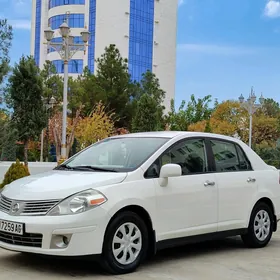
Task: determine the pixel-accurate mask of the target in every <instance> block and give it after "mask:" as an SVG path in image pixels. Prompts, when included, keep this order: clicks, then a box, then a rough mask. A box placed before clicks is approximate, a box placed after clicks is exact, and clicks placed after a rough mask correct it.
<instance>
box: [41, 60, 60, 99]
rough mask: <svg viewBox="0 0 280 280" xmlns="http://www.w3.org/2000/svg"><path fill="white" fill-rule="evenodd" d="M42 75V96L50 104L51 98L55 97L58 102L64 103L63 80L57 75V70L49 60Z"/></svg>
mask: <svg viewBox="0 0 280 280" xmlns="http://www.w3.org/2000/svg"><path fill="white" fill-rule="evenodd" d="M40 75H41V77H42V83H43V93H42V95H43V97H44V98H45V100H46V101H47V102H49V101H50V99H51V97H54V98H55V99H56V101H57V102H59V101H62V93H63V80H62V78H61V77H60V76H59V75H58V74H57V73H56V68H55V66H54V65H53V63H52V62H51V61H49V60H47V61H46V62H45V64H44V67H43V69H42V70H41V72H40Z"/></svg>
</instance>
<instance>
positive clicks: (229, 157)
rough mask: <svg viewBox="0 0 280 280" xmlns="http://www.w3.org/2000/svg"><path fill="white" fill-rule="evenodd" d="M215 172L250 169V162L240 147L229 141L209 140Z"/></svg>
mask: <svg viewBox="0 0 280 280" xmlns="http://www.w3.org/2000/svg"><path fill="white" fill-rule="evenodd" d="M210 143H211V146H212V150H213V155H214V160H215V164H216V171H217V172H230V171H241V170H243V171H244V170H251V169H250V163H249V162H248V160H247V159H246V157H245V154H244V152H243V151H242V150H241V148H240V147H239V146H238V145H236V144H234V143H231V142H226V141H221V140H211V141H210Z"/></svg>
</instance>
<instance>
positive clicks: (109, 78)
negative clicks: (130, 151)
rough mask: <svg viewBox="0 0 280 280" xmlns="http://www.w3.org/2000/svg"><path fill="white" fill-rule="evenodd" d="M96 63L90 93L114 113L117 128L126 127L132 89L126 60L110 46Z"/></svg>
mask: <svg viewBox="0 0 280 280" xmlns="http://www.w3.org/2000/svg"><path fill="white" fill-rule="evenodd" d="M96 62H97V69H96V75H95V77H94V78H92V79H93V88H92V90H91V92H93V93H94V94H95V95H97V96H99V100H101V101H102V102H103V104H106V105H107V110H108V111H114V112H116V118H117V119H119V121H118V122H117V125H118V126H123V127H128V126H129V123H130V121H131V118H132V116H131V98H132V92H133V87H134V84H133V83H131V81H130V75H129V73H128V60H127V59H124V58H122V56H121V54H120V51H119V50H118V49H117V48H116V46H115V45H110V46H109V47H106V48H105V53H104V54H102V55H101V57H100V58H98V59H97V60H96Z"/></svg>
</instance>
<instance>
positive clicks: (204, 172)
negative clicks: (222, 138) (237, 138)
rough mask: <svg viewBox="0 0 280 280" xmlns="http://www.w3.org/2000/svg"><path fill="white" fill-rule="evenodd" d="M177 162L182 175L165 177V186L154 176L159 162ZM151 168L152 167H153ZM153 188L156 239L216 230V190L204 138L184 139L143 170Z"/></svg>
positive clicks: (158, 167) (161, 163)
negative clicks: (147, 168)
mask: <svg viewBox="0 0 280 280" xmlns="http://www.w3.org/2000/svg"><path fill="white" fill-rule="evenodd" d="M168 163H175V164H179V165H180V166H181V167H182V176H179V177H172V178H168V183H167V185H166V186H161V185H160V179H159V178H158V175H159V170H160V168H161V166H163V165H164V164H168ZM153 168H154V169H153ZM155 168H156V169H157V172H156V173H157V174H158V175H157V176H155V177H156V178H153V180H154V184H155V188H156V207H157V221H156V230H157V237H158V239H159V240H164V239H172V238H178V237H185V236H191V235H197V234H204V233H209V232H216V231H217V221H218V192H217V186H216V184H215V175H214V174H213V173H211V172H210V169H209V163H208V157H207V153H206V146H205V141H204V139H197V138H192V139H185V140H183V141H180V142H178V143H176V144H175V145H173V146H172V147H171V148H169V149H168V150H167V151H165V152H164V153H163V154H162V155H161V156H160V157H159V158H158V159H157V161H156V162H155V163H154V164H153V165H152V166H151V168H150V170H148V172H147V174H148V175H147V176H148V177H149V172H150V174H155V172H153V171H154V170H155Z"/></svg>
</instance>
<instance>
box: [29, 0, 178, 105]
mask: <svg viewBox="0 0 280 280" xmlns="http://www.w3.org/2000/svg"><path fill="white" fill-rule="evenodd" d="M177 3H178V0H33V4H32V5H33V13H32V26H31V54H32V55H33V56H34V58H35V60H36V63H37V64H38V65H39V66H40V68H42V66H43V65H44V62H45V60H50V61H52V62H53V64H54V65H55V66H56V69H57V72H58V73H63V61H62V60H61V58H60V56H59V54H58V53H57V52H55V51H48V50H47V47H46V45H44V44H43V42H44V30H45V29H46V28H47V27H48V26H50V27H51V28H52V29H53V30H54V31H55V33H54V39H53V41H54V42H60V41H61V40H62V38H61V37H60V34H59V30H58V28H59V26H60V25H61V24H62V23H63V21H64V20H65V18H66V13H69V15H68V24H69V26H70V28H71V34H72V35H73V36H75V38H74V40H75V42H81V37H80V32H81V31H82V30H83V29H84V28H87V29H88V30H89V31H90V39H89V47H88V50H87V52H86V54H84V52H83V51H78V52H77V53H76V54H75V55H74V56H73V58H72V60H71V61H70V62H69V73H70V75H72V76H74V77H75V76H78V75H79V74H80V73H82V70H83V68H84V67H85V66H88V67H89V69H90V71H91V72H94V71H95V69H96V65H95V59H96V58H98V57H100V56H101V54H103V53H104V49H105V47H106V46H109V45H110V44H115V45H116V47H117V48H118V49H119V50H120V53H121V55H122V57H124V58H128V61H129V72H130V74H131V77H132V79H133V80H137V81H139V80H140V79H141V76H142V73H144V72H146V71H147V70H150V71H152V72H153V73H155V74H156V75H157V77H158V78H159V81H160V85H161V88H162V89H164V90H165V91H166V100H165V105H166V106H167V107H169V105H170V100H171V99H172V98H174V95H175V65H176V33H177V5H178V4H177Z"/></svg>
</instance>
